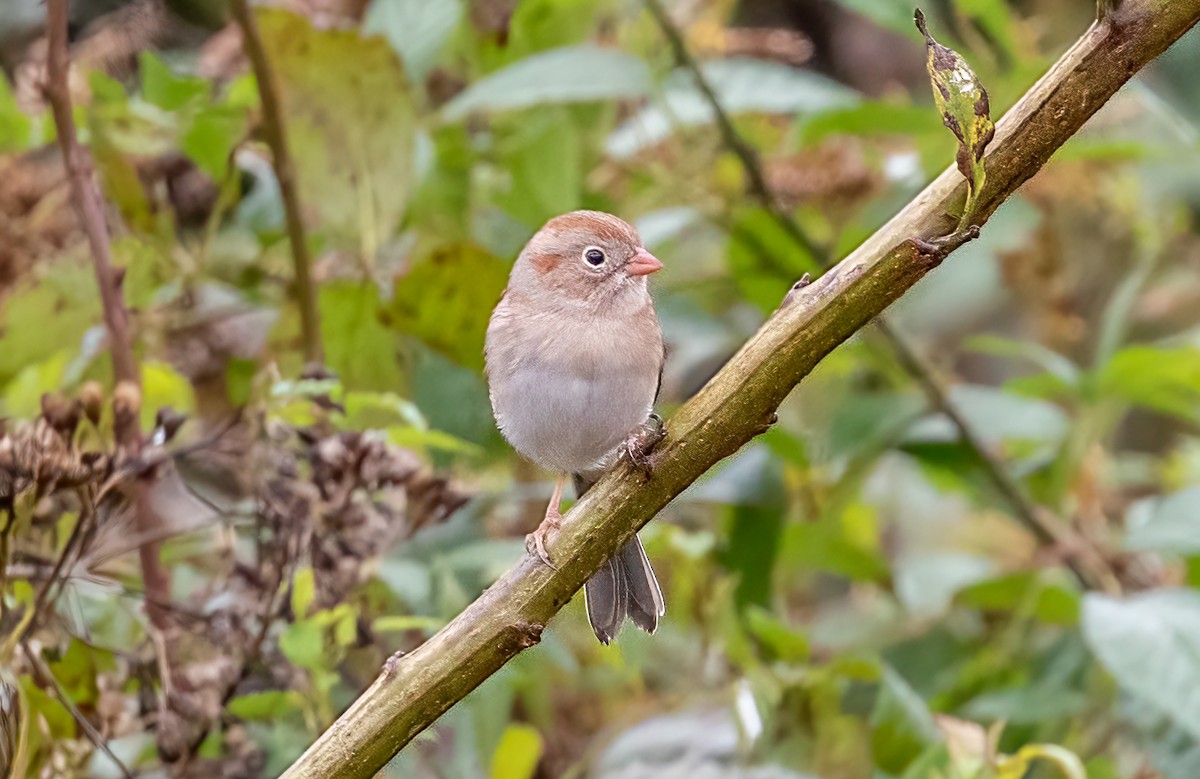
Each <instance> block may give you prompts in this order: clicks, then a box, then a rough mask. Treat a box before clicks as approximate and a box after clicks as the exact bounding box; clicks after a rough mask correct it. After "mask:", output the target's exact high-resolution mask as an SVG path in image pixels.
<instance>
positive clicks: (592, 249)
mask: <svg viewBox="0 0 1200 779" xmlns="http://www.w3.org/2000/svg"><path fill="white" fill-rule="evenodd" d="M581 256H582V257H583V261H584V262H585V263H587V265H588V267H590V268H592V269H593V270H595V269H597V268H600V267H601V266H603V265H604V263H605V262H606V261H607V260H608V256H607V255H606V254H605V253H604V250H603V249H601V248H600V247H599V246H589V247H587V248H586V249H584V250H583V254H582V255H581Z"/></svg>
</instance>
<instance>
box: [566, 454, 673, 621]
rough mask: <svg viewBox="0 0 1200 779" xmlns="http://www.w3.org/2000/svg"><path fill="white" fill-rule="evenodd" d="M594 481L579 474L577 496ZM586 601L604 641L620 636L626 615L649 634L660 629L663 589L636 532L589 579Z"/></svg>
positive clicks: (662, 612) (576, 477) (663, 612)
mask: <svg viewBox="0 0 1200 779" xmlns="http://www.w3.org/2000/svg"><path fill="white" fill-rule="evenodd" d="M592 484H594V482H592V481H589V480H588V479H587V478H585V477H583V476H581V475H579V474H575V495H576V497H577V498H581V497H583V494H584V493H585V492H587V491H588V489H589V488H590V487H591V486H592ZM584 600H585V603H586V604H587V615H588V621H589V622H591V623H592V630H593V631H595V633H596V638H598V639H600V643H602V644H608V643H609V642H610V641H612V640H613V638H615V637H616V635H617V631H618V630H620V629H621V625H622V624H623V623H624V622H625V618H626V617H628V618H629V619H630V620H632V621H633V624H635V625H637V626H638V627H639V628H641V629H642V630H644V631H646V632H647V633H653V632H654V631H655V630H656V629H657V628H658V618H659V617H661V616H662V615H663V614H665V613H666V605H665V602H664V601H663V594H662V588H660V587H659V586H658V579H656V578H655V577H654V570H653V569H652V568H651V567H650V560H649V559H648V558H647V557H646V550H645V549H643V548H642V542H641V541H639V540H638V537H637V536H636V535H635V536H634V537H633V538H631V539H630V540H629V542H628V543H626V544H625V546H623V547H621V550H620V551H619V552H617V554H616V555H615V556H614V557H612V558H611V559H609V560H608V562H606V563H605V564H604V565H603V566H602V567H601V568H600V570H599V571H597V572H596V574H595V575H594V576H593V577H592V578H591V579H589V580H588V583H587V585H585V587H584Z"/></svg>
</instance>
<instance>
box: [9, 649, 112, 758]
mask: <svg viewBox="0 0 1200 779" xmlns="http://www.w3.org/2000/svg"><path fill="white" fill-rule="evenodd" d="M21 649H22V651H24V652H25V656H26V657H27V658H29V665H30V667H31V668H32V669H33V675H34V676H36V677H37V679H38V681H39V682H40V683H41V684H42V686H44V687H47V688H49V690H50V692H51V693H52V694H53V695H54V697H55V698H57V699H58V702H59V703H61V704H62V705H63V708H65V709H66V710H67V711H68V712H70V714H71V716H72V717H73V718H74V719H75V722H76V723H77V724H78V725H79V728H80V730H82V731H83V732H84V734H85V735H86V736H87V737H88V741H91V742H92V745H93V746H95V747H96V749H99V750H100V751H101V752H103V753H104V754H105V755H106V756H107V757H108V759H109V760H111V761H112V762H113V765H115V766H116V767H117V770H118V771H120V772H121V775H122V776H124V777H125V779H133V772H132V771H130V770H129V768H128V767H127V766H126V765H125V764H124V763H122V762H121V758H119V757H117V756H116V755H115V754H114V753H113V751H112V749H111V748H110V747H109V746H108V742H107V741H105V740H104V736H103V735H101V734H100V732H99V731H98V730H96V726H95V725H93V724H92V723H91V722H89V721H88V719H87V717H85V716H83V712H81V711H80V710H79V707H78V706H76V705H75V701H73V700H71V698H70V697H69V696H68V695H67V692H66V690H64V689H63V688H62V685H61V684H59V683H58V679H56V678H54V673H53V672H52V671H51V670H50V669H49V668H48V667H47V666H46V665H45V664H44V663H43V662H42V659H41V658H40V657H38V656H37V655H36V654H35V653H34V652H33V651H32V650H31V649H30V648H29V646H28V645H27V644H26V643H25V642H23V641H22V642H21Z"/></svg>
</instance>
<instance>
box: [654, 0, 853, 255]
mask: <svg viewBox="0 0 1200 779" xmlns="http://www.w3.org/2000/svg"><path fill="white" fill-rule="evenodd" d="M646 7H647V8H648V9H649V10H650V14H651V15H652V16H653V17H654V20H655V21H656V22H658V26H659V29H661V30H662V33H663V36H664V37H665V38H666V39H667V43H668V44H669V45H670V46H671V53H672V54H673V55H674V57H675V62H676V63H677V64H678V65H679V67H681V68H684V69H685V70H687V71H689V72H690V73H691V74H692V80H694V81H695V82H696V88H697V89H699V90H700V92H701V94H703V95H704V99H705V100H707V101H708V104H709V106H710V107H711V108H712V112H713V117H714V118H715V119H716V121H717V129H718V130H720V132H721V138H722V139H723V140H724V142H725V145H726V146H728V147H729V150H730V151H732V152H733V153H734V155H735V156H737V158H738V160H739V161H740V162H741V163H742V169H743V170H744V171H745V172H746V178H747V179H749V183H750V191H751V192H752V193H753V194H754V196H755V197H756V198H757V199H758V201H759V203H761V204H762V207H763V208H765V209H766V210H767V212H768V213H769V214H770V215H771V217H772V218H773V219H775V221H776V222H778V223H779V226H780V227H782V228H783V230H784V231H785V232H786V233H787V234H788V235H789V236H790V237H791V239H792V240H793V241H795V242H796V244H797V245H798V246H799V247H800V248H801V249H803V250H804V251H805V252H807V253H808V254H809V256H811V257H812V258H813V259H814V260H816V261H817V263H818V264H819V265H821V266H825V265H827V264H829V252H828V251H827V250H826V249H824V248H822V247H821V246H820V245H819V244H818V243H817V242H816V241H814V240H813V239H812V238H811V237H810V236H809V235H808V233H806V232H805V231H804V228H802V227H801V226H800V225H799V223H797V222H796V220H794V219H791V218H790V217H788V215H787V214H785V213H784V212H783V211H781V210H780V209H779V206H778V205H777V204H776V202H775V198H774V196H773V195H772V194H771V187H770V186H769V185H768V184H767V179H766V176H764V175H763V171H762V166H761V165H759V162H758V154H757V153H756V152H755V151H754V149H753V148H752V147H751V146H750V144H748V143H746V140H745V139H744V138H742V136H741V134H740V133H738V131H737V128H736V127H734V126H733V121H732V120H731V119H730V118H729V114H728V113H726V111H725V107H724V106H722V105H721V101H720V99H719V98H718V97H717V93H716V92H715V91H714V90H713V88H712V85H711V84H709V83H708V79H707V78H706V77H705V76H704V71H703V70H701V68H700V64H699V63H698V62H696V59H695V57H693V56H692V53H691V52H690V51H688V47H687V43H686V42H685V41H684V40H683V34H682V33H681V32H680V31H679V28H678V27H677V26H675V23H674V22H673V21H671V17H670V15H668V13H667V10H666V9H665V8H663V6H662V3H661V2H660V0H646Z"/></svg>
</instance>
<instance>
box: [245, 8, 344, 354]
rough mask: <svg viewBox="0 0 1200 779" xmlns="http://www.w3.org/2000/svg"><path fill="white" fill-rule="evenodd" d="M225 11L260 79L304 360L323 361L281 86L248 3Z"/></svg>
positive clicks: (310, 265) (314, 290) (305, 236)
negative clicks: (289, 252)
mask: <svg viewBox="0 0 1200 779" xmlns="http://www.w3.org/2000/svg"><path fill="white" fill-rule="evenodd" d="M229 8H230V10H231V11H232V12H233V17H234V19H235V20H236V21H237V24H238V27H240V28H241V30H242V47H243V48H244V49H245V50H246V56H247V57H249V59H250V66H251V67H252V68H253V69H254V78H255V80H257V81H258V93H259V97H260V98H261V100H262V122H263V133H265V134H266V136H267V146H269V147H270V149H271V158H272V160H273V161H274V166H275V177H276V178H277V179H279V194H280V197H281V199H282V200H283V213H284V218H285V219H286V221H287V232H288V242H289V243H290V244H291V245H292V264H293V266H294V267H295V275H296V302H297V304H298V305H299V308H300V337H301V339H302V340H303V346H304V359H305V360H307V361H308V362H309V363H310V364H320V363H321V362H322V361H323V360H324V357H323V354H322V349H321V324H320V319H319V317H318V314H317V291H316V287H315V285H314V283H313V279H312V257H311V256H310V253H309V250H308V236H307V234H306V233H305V230H304V218H303V215H302V214H301V211H300V194H299V187H298V186H297V184H296V165H295V163H294V162H293V160H292V152H291V149H290V148H289V147H288V142H287V132H286V130H285V129H284V126H283V107H282V105H281V103H280V100H279V84H278V82H277V81H276V80H275V72H274V71H273V70H272V69H271V63H270V62H269V61H268V60H267V50H266V48H264V46H263V42H262V36H261V35H259V32H258V22H257V21H256V20H255V18H254V12H253V11H252V10H251V9H250V5H249V2H248V0H230V3H229Z"/></svg>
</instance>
